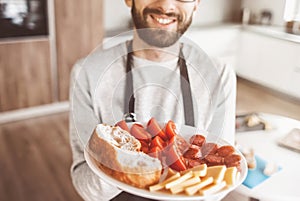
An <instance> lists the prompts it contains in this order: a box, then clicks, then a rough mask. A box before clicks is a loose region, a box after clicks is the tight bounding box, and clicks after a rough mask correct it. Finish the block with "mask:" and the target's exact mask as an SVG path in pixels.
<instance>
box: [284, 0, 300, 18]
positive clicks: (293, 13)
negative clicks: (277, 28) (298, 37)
mask: <svg viewBox="0 0 300 201" xmlns="http://www.w3.org/2000/svg"><path fill="white" fill-rule="evenodd" d="M284 20H285V21H300V0H286V1H285V9H284Z"/></svg>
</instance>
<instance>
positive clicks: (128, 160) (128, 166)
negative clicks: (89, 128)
mask: <svg viewBox="0 0 300 201" xmlns="http://www.w3.org/2000/svg"><path fill="white" fill-rule="evenodd" d="M140 147H141V144H140V142H139V141H138V140H137V139H136V138H135V137H133V136H132V135H131V134H130V133H128V132H127V131H125V130H122V129H121V128H120V127H115V126H110V125H106V124H99V125H97V127H96V128H95V130H94V132H93V134H92V136H91V138H90V140H89V144H88V147H87V148H88V152H89V154H90V156H91V157H92V158H93V159H94V162H95V163H96V164H97V166H98V167H99V168H101V170H103V171H104V172H105V173H107V174H109V175H111V176H112V177H114V178H115V179H118V180H120V181H122V182H125V183H127V184H130V185H132V186H135V187H138V188H147V187H148V186H150V185H153V184H155V183H158V181H159V178H160V175H161V170H162V165H161V162H160V160H159V159H157V158H153V157H150V156H149V155H147V154H145V153H143V152H140V151H139V150H140Z"/></svg>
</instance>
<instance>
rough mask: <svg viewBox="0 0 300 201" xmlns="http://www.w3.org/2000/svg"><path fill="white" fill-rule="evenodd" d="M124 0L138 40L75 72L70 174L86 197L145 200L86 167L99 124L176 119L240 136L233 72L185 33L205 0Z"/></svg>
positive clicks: (90, 58)
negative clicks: (91, 139)
mask: <svg viewBox="0 0 300 201" xmlns="http://www.w3.org/2000/svg"><path fill="white" fill-rule="evenodd" d="M125 2H126V4H127V6H129V7H131V14H132V19H133V22H134V30H133V40H129V41H126V42H123V43H121V44H118V45H116V46H114V47H111V48H109V49H106V50H96V51H95V52H93V53H92V54H90V55H89V56H88V57H86V58H85V59H83V60H80V61H79V62H78V63H77V64H76V65H75V67H74V69H73V72H72V83H71V90H70V98H71V111H70V139H71V147H72V152H73V164H72V168H71V175H72V180H73V183H74V186H75V188H76V189H77V191H78V192H79V194H80V195H81V196H82V197H83V198H84V199H85V200H110V199H113V200H126V199H128V200H142V199H143V198H140V197H136V196H133V195H130V194H127V193H124V192H121V190H119V189H118V188H116V187H114V186H111V185H109V184H107V183H105V182H104V181H102V180H101V179H99V178H98V177H97V176H96V175H95V174H94V173H93V172H92V171H91V170H90V169H89V167H88V165H87V164H86V161H85V159H84V156H83V150H84V147H85V145H86V143H87V141H88V139H89V137H90V135H91V133H92V132H93V129H94V128H95V126H96V125H97V124H98V123H107V124H110V125H114V124H115V123H116V122H117V121H119V120H121V119H122V118H123V117H124V114H125V116H126V118H128V117H132V116H135V118H136V119H137V120H138V121H141V122H146V121H147V120H149V119H150V117H155V118H156V119H157V120H159V121H162V122H165V121H168V120H170V119H172V120H173V121H175V122H176V123H178V124H187V125H191V126H195V127H197V128H199V129H201V130H205V131H208V132H210V133H214V134H217V135H218V136H219V137H222V138H225V139H227V140H228V141H229V142H231V143H233V141H234V126H235V90H236V88H235V87H236V79H235V75H234V73H233V71H232V70H231V69H229V68H227V67H226V66H224V65H221V64H220V63H217V62H215V61H212V60H211V59H210V58H209V57H208V56H207V55H206V54H205V53H204V52H203V51H202V50H201V49H199V48H197V47H195V45H194V44H193V43H192V42H191V41H187V40H184V38H182V37H181V36H182V34H184V32H185V31H186V30H187V29H188V27H189V26H190V24H191V22H192V17H193V14H194V12H195V11H196V9H197V6H198V4H199V2H200V0H125ZM179 39H180V40H179ZM133 114H134V115H133Z"/></svg>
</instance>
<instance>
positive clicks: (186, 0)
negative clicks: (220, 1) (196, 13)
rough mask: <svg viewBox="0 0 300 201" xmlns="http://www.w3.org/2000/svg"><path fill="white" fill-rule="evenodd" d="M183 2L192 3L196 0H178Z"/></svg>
mask: <svg viewBox="0 0 300 201" xmlns="http://www.w3.org/2000/svg"><path fill="white" fill-rule="evenodd" d="M176 1H179V2H182V3H191V2H195V1H196V0H176Z"/></svg>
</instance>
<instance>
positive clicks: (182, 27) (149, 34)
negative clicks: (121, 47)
mask: <svg viewBox="0 0 300 201" xmlns="http://www.w3.org/2000/svg"><path fill="white" fill-rule="evenodd" d="M132 3H133V4H132V9H131V15H132V18H133V23H134V25H135V28H136V30H137V33H138V36H139V37H140V38H141V39H142V40H143V41H144V42H145V43H147V44H148V45H150V46H155V47H160V48H163V47H170V46H171V45H173V44H175V43H176V42H177V41H178V40H179V38H180V37H181V36H182V35H183V34H184V33H185V32H186V30H187V29H188V28H189V26H190V25H191V23H192V15H191V16H190V17H189V18H188V19H187V21H185V22H184V21H183V18H182V16H181V15H180V14H178V13H175V12H172V13H163V12H162V11H161V10H158V9H155V8H154V9H153V8H145V9H144V11H143V13H142V14H141V13H139V12H138V11H137V9H136V7H135V3H134V0H133V2H132ZM150 14H159V15H160V14H161V15H166V16H168V17H175V18H176V19H177V24H178V25H177V30H175V31H168V30H164V29H158V28H151V27H150V26H149V24H148V22H147V20H146V19H147V16H150Z"/></svg>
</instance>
